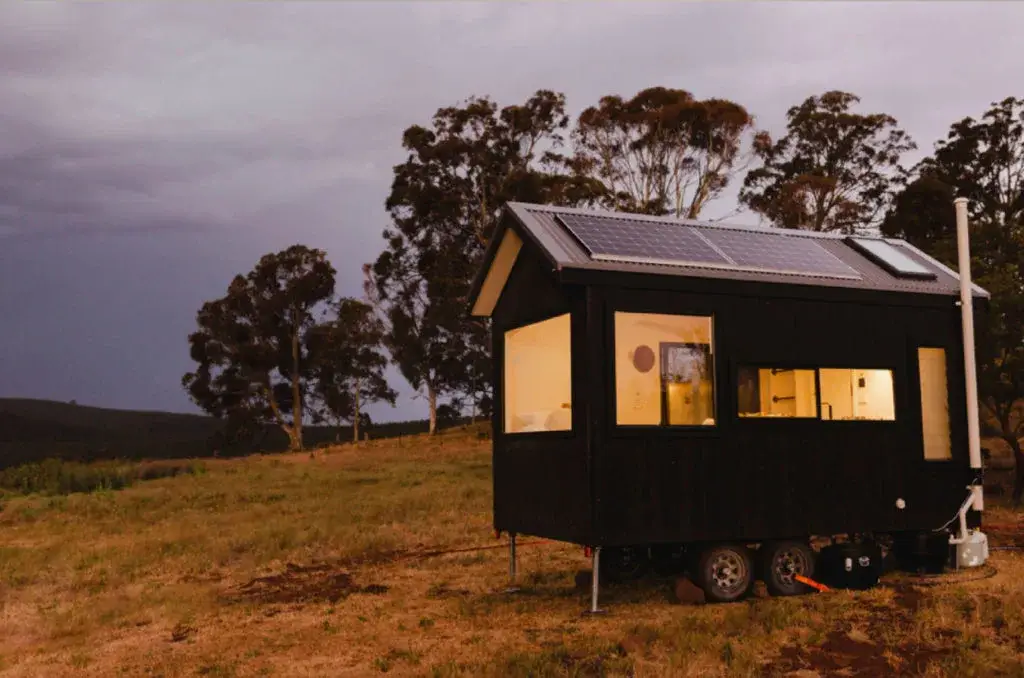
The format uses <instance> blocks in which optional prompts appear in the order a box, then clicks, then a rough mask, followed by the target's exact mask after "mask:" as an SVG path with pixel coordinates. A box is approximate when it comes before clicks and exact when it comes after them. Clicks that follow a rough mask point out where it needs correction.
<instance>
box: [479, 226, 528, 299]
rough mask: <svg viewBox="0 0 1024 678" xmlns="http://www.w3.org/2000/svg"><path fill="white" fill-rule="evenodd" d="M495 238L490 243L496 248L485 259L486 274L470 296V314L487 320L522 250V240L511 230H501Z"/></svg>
mask: <svg viewBox="0 0 1024 678" xmlns="http://www.w3.org/2000/svg"><path fill="white" fill-rule="evenodd" d="M496 236H500V237H495V239H494V242H493V243H492V244H496V247H494V251H493V253H490V252H489V253H488V254H490V256H487V257H486V258H485V261H487V262H488V265H486V266H485V267H484V269H483V270H484V271H486V273H485V274H484V276H483V277H482V279H481V281H480V284H479V286H477V285H474V289H473V294H472V296H471V298H472V299H473V306H472V310H471V311H470V314H471V315H474V316H477V317H484V318H488V317H490V315H491V313H493V312H494V307H495V306H497V305H498V299H499V298H500V297H501V291H502V290H503V289H505V283H507V282H508V277H509V275H510V274H511V273H512V267H513V266H514V265H515V263H516V259H517V258H518V257H519V250H521V249H522V248H523V239H522V238H520V237H519V235H518V234H517V233H516V232H515V231H514V230H512V229H511V228H507V227H506V228H503V229H501V233H500V234H496ZM488 249H490V248H488Z"/></svg>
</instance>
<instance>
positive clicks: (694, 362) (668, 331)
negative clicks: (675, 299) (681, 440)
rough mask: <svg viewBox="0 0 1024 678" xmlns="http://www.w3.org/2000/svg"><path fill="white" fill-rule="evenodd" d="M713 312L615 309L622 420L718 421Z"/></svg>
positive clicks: (617, 382) (686, 423)
mask: <svg viewBox="0 0 1024 678" xmlns="http://www.w3.org/2000/svg"><path fill="white" fill-rule="evenodd" d="M712 353H713V351H712V337H711V318H709V317H706V316H686V315H667V314H654V313H622V312H616V313H615V392H616V398H615V402H616V422H617V423H618V424H620V425H625V426H713V425H714V424H715V398H714V395H715V394H714V359H713V355H712Z"/></svg>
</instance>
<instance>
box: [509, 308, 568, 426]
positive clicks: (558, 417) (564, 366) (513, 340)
mask: <svg viewBox="0 0 1024 678" xmlns="http://www.w3.org/2000/svg"><path fill="white" fill-rule="evenodd" d="M570 346H571V342H570V334H569V314H568V313H566V314H564V315H560V316H557V317H554V318H550V319H548V320H542V321H541V322H538V323H533V324H532V325H526V326H524V327H519V328H516V329H514V330H509V331H507V332H505V379H504V382H505V383H504V387H505V388H504V391H505V403H504V404H505V432H506V433H527V432H535V431H568V430H570V429H571V428H572V402H571V400H572V397H571V394H572V372H571V369H570V368H571V359H570V358H571V348H570Z"/></svg>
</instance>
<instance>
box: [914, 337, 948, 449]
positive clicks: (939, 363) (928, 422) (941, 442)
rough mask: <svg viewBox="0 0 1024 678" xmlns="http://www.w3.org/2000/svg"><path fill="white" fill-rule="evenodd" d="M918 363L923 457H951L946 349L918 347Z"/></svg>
mask: <svg viewBox="0 0 1024 678" xmlns="http://www.w3.org/2000/svg"><path fill="white" fill-rule="evenodd" d="M917 367H918V371H919V372H920V374H921V430H922V433H923V434H924V458H925V459H928V460H930V461H941V460H944V459H952V458H953V451H952V449H951V445H950V439H949V390H948V386H947V384H946V351H945V350H944V349H941V348H919V349H917Z"/></svg>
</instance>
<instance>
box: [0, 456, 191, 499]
mask: <svg viewBox="0 0 1024 678" xmlns="http://www.w3.org/2000/svg"><path fill="white" fill-rule="evenodd" d="M203 470H204V469H203V468H202V467H201V466H200V465H197V464H195V463H194V462H185V463H181V462H178V463H169V462H161V463H149V464H140V463H129V462H121V461H104V462H95V463H92V464H83V463H80V462H75V461H63V460H61V459H45V460H43V461H39V462H33V463H31V464H22V465H21V466H14V467H12V468H8V469H4V470H3V471H0V490H8V491H10V492H17V493H21V494H48V495H65V494H72V493H74V492H94V491H96V490H121V489H124V488H126V487H128V486H129V485H132V484H134V483H135V482H137V481H140V480H155V479H157V478H167V477H173V476H176V475H180V474H182V473H190V474H199V473H202V472H203Z"/></svg>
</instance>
